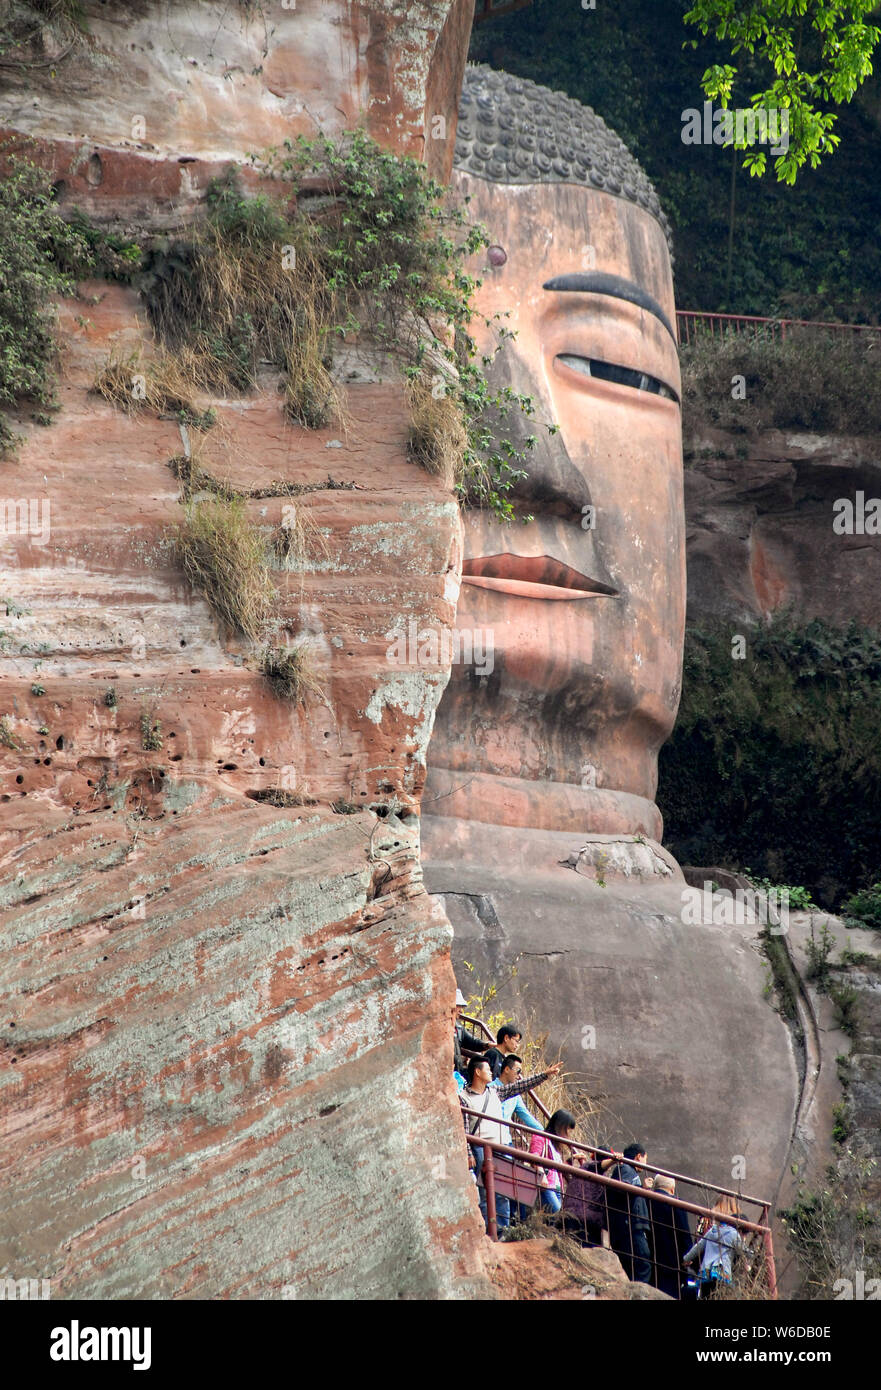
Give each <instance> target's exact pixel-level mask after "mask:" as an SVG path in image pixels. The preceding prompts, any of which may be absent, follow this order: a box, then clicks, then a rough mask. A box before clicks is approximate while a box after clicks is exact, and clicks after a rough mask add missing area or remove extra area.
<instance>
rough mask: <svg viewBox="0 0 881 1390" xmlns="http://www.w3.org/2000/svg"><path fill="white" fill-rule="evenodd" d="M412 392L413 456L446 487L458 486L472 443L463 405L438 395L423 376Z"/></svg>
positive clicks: (410, 447) (412, 385) (409, 445)
mask: <svg viewBox="0 0 881 1390" xmlns="http://www.w3.org/2000/svg"><path fill="white" fill-rule="evenodd" d="M408 394H409V400H410V433H409V437H408V440H407V448H408V451H409V454H410V457H411V458H412V459H413V460H414V461H415V462H416V463H418V464H421V466H422V467H423V468H424V469H425V470H426V472H428V473H432V474H434V476H435V477H438V478H440V479H441V480H442V481H443V483H444V485H445V486H446V487H449V488H454V487H458V486H459V485H460V484H461V483H462V481H463V479H464V476H465V450H466V448H467V445H468V435H467V433H466V430H465V425H464V423H463V420H462V411H461V408H460V406H459V405H458V403H457V401H456V400H455V398H454V397H453V396H450V395H446V394H444V395H441V396H435V395H434V393H433V391H432V387H431V386H430V385H429V383H428V382H427V381H425V380H424V379H423V378H422V377H417V378H416V379H415V380H414V381H411V383H410V387H409V392H408Z"/></svg>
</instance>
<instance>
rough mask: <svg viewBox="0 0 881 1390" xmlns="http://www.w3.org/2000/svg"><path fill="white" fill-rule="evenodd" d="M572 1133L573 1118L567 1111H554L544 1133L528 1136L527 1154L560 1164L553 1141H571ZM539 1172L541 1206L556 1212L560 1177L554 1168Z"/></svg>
mask: <svg viewBox="0 0 881 1390" xmlns="http://www.w3.org/2000/svg"><path fill="white" fill-rule="evenodd" d="M574 1133H575V1116H574V1115H572V1114H570V1112H569V1111H568V1110H555V1111H554V1113H553V1115H552V1116H551V1118H550V1119H549V1120H548V1127H547V1130H546V1132H545V1133H544V1134H533V1135H531V1136H530V1140H529V1152H530V1153H531V1154H536V1155H537V1156H538V1157H539V1158H552V1159H553V1160H554V1161H555V1162H556V1163H562V1162H563V1159H562V1158H561V1156H560V1151H559V1149H558V1148H557V1145H556V1144H555V1143H554V1139H571V1138H572V1135H573V1134H574ZM539 1171H540V1173H541V1177H542V1184H543V1185H542V1189H541V1204H542V1206H543V1207H545V1208H546V1209H547V1210H548V1211H553V1212H558V1211H559V1210H560V1207H561V1206H562V1204H563V1183H562V1175H561V1174H560V1173H558V1172H557V1170H556V1168H542V1169H540V1170H539Z"/></svg>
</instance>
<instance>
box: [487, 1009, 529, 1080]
mask: <svg viewBox="0 0 881 1390" xmlns="http://www.w3.org/2000/svg"><path fill="white" fill-rule="evenodd" d="M522 1036H523V1035H522V1033H521V1032H520V1029H519V1028H518V1027H517V1024H516V1023H503V1024H502V1026H501V1028H500V1029H499V1031H498V1032H497V1033H496V1045H495V1047H491V1048H490V1049H489V1051H488V1052H487V1053H486V1054H485V1055H486V1060H487V1061H488V1062H489V1064H490V1066H491V1067H492V1070H493V1080H494V1081H497V1080H498V1078H499V1077H500V1076H501V1074H502V1067H503V1066H504V1065H505V1058H506V1057H510V1056H512V1054H513V1053H515V1052H516V1051H517V1049H518V1047H519V1046H520V1039H521V1037H522Z"/></svg>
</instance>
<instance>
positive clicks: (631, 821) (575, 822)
mask: <svg viewBox="0 0 881 1390" xmlns="http://www.w3.org/2000/svg"><path fill="white" fill-rule="evenodd" d="M422 814H423V816H424V817H426V816H432V817H438V818H444V819H455V820H459V821H477V822H480V823H482V824H487V825H499V826H508V827H518V828H520V829H525V830H528V829H532V830H542V831H546V830H558V831H567V832H569V833H575V834H580V833H585V834H593V835H644V836H645V837H646V838H647V839H651V840H656V841H658V842H659V843H660V841H661V838H662V836H663V819H662V817H661V813H660V811H659V810H658V808H657V806H656V805H655V803H654V801H650V800H649V799H648V798H647V797H643V796H637V795H636V794H635V793H633V792H626V791H616V790H614V789H613V788H611V787H582V786H579V785H578V784H577V783H570V782H548V781H541V782H538V781H528V780H527V779H525V778H522V777H499V776H496V775H494V774H491V773H486V772H478V773H471V772H466V771H464V770H458V771H450V770H448V769H445V768H438V767H429V770H428V776H427V779H426V783H425V791H424V793H423V797H422ZM435 833H437V832H435Z"/></svg>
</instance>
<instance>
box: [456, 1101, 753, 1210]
mask: <svg viewBox="0 0 881 1390" xmlns="http://www.w3.org/2000/svg"><path fill="white" fill-rule="evenodd" d="M459 1103H460V1105H461V1100H460V1102H459ZM462 1113H463V1114H464V1115H473V1116H475V1117H478V1116H479V1117H480V1118H481V1119H483V1120H488V1121H489V1123H491V1124H496V1125H505V1126H506V1127H507V1128H508V1129H520V1130H523V1132H524V1134H529V1135H532V1134H543V1135H544V1136H545V1137H546V1138H548V1139H551V1140H553V1141H555V1142H556V1143H557V1144H565V1145H566V1147H567V1149H578V1150H579V1151H580V1152H581V1153H589V1154H598V1155H599V1156H600V1157H601V1158H603V1159H606V1158H613V1159H614V1160H615V1162H616V1163H620V1162H624V1163H629V1164H630V1167H631V1168H642V1169H643V1170H644V1171H645V1172H647V1173H650V1174H651V1175H652V1176H653V1177H663V1178H673V1179H674V1181H676V1182H685V1183H688V1184H689V1185H690V1186H691V1187H710V1188H712V1190H713V1191H714V1192H718V1194H719V1195H720V1196H721V1197H736V1198H737V1200H738V1202H749V1204H750V1205H751V1206H754V1207H761V1208H762V1210H765V1211H767V1210H769V1209H770V1206H771V1203H770V1202H769V1201H766V1199H765V1198H764V1197H750V1196H749V1194H748V1193H746V1192H735V1191H734V1189H733V1188H730V1187H719V1186H718V1185H717V1184H716V1183H714V1182H707V1181H706V1180H705V1179H704V1178H692V1177H689V1176H688V1175H687V1174H685V1173H674V1172H672V1170H671V1169H669V1168H656V1167H655V1165H654V1164H653V1163H637V1161H636V1159H635V1158H624V1157H623V1155H621V1154H619V1153H616V1152H614V1151H612V1150H609V1149H599V1148H597V1147H596V1145H595V1144H585V1143H584V1142H583V1141H582V1140H580V1139H561V1137H560V1135H559V1134H550V1133H549V1132H548V1131H547V1130H537V1129H530V1128H529V1125H524V1124H522V1123H521V1121H520V1120H497V1119H495V1117H494V1116H487V1115H485V1114H484V1113H483V1112H482V1111H479V1110H472V1109H470V1108H469V1107H468V1106H465V1105H462ZM518 1152H519V1153H521V1154H522V1153H523V1150H522V1149H520V1150H518ZM535 1157H536V1155H535V1154H531V1155H530V1158H529V1161H531V1160H532V1159H534V1158H535ZM645 1191H646V1192H650V1191H652V1189H651V1188H646V1189H645ZM716 1215H718V1212H717V1213H716Z"/></svg>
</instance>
